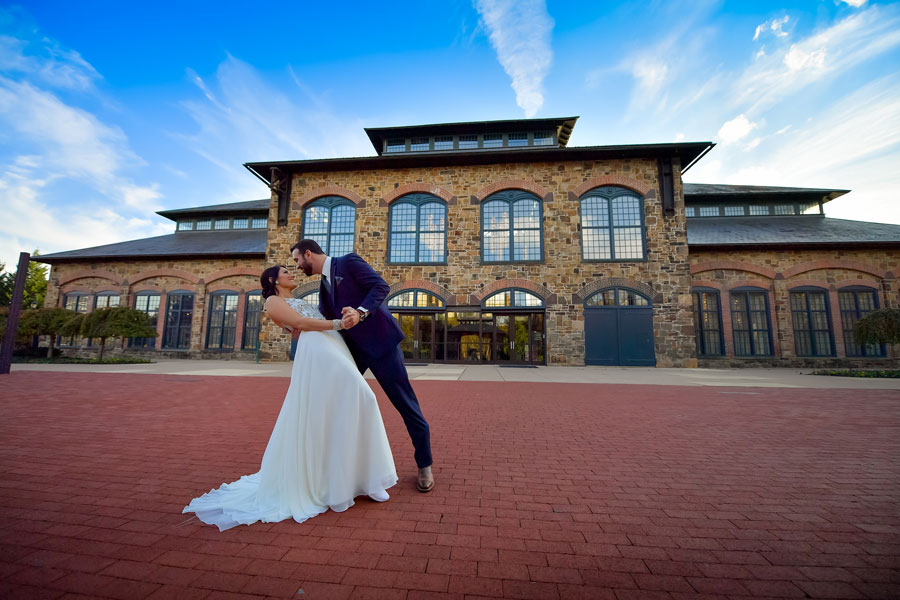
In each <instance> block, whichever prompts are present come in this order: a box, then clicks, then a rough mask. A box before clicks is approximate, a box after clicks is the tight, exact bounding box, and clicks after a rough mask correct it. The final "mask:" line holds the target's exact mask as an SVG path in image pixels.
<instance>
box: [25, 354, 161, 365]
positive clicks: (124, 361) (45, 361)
mask: <svg viewBox="0 0 900 600" xmlns="http://www.w3.org/2000/svg"><path fill="white" fill-rule="evenodd" d="M24 362H27V363H31V364H41V365H62V364H69V365H137V364H146V363H152V362H153V361H152V360H150V359H147V358H134V357H130V356H129V357H112V358H104V359H103V360H97V359H96V358H72V357H68V356H60V357H57V358H29V359H28V360H26V361H24Z"/></svg>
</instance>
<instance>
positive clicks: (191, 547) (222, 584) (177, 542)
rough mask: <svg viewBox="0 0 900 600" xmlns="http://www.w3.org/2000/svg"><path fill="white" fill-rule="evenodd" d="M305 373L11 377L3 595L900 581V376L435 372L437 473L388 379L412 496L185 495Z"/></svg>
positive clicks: (668, 590) (252, 438) (332, 593)
mask: <svg viewBox="0 0 900 600" xmlns="http://www.w3.org/2000/svg"><path fill="white" fill-rule="evenodd" d="M287 385H288V381H287V380H286V379H280V378H268V379H267V378H245V377H192V376H166V375H125V374H72V373H40V372H14V373H13V374H12V375H10V376H6V377H4V378H3V379H2V380H0V397H2V400H0V411H2V412H0V419H2V449H0V472H2V488H0V503H2V518H0V527H2V531H0V536H2V537H0V597H3V598H58V597H63V598H77V597H108V598H124V599H129V600H130V599H142V598H164V599H169V598H198V599H199V598H261V597H271V598H300V599H311V600H320V599H330V598H374V599H392V598H397V599H404V598H405V599H407V600H424V599H447V600H450V599H462V598H467V599H468V598H472V599H474V598H481V597H485V598H499V597H502V598H522V599H528V598H535V599H554V598H591V599H595V598H596V599H603V598H619V599H623V600H624V599H628V598H688V597H690V598H697V597H734V598H737V597H773V598H794V597H797V598H801V597H814V598H898V597H900V392H897V391H865V392H863V391H851V390H841V389H829V390H812V389H766V388H721V387H720V388H715V387H668V386H649V385H647V386H620V385H581V384H549V383H548V384H533V383H473V382H456V381H452V382H446V381H425V382H419V381H417V382H415V387H416V390H417V392H418V394H419V397H420V399H421V400H422V403H423V405H424V410H425V414H426V415H427V417H428V418H429V420H430V421H431V424H432V430H433V443H434V453H435V457H436V460H437V461H438V462H437V463H436V478H437V482H438V484H437V488H436V490H435V491H434V493H432V494H428V495H423V494H419V493H417V492H416V491H415V489H414V482H413V477H414V474H415V469H414V464H413V462H412V449H411V446H410V444H409V441H408V438H407V436H406V432H405V430H404V428H403V426H402V423H401V421H400V419H399V416H398V415H397V413H396V412H395V411H394V410H393V409H392V408H391V407H390V406H389V405H388V404H387V403H386V400H385V399H384V397H383V395H382V394H381V393H380V389H378V390H377V391H378V392H379V401H380V402H381V403H382V410H383V414H384V416H385V423H386V425H387V429H388V435H389V437H390V438H391V441H392V444H393V447H394V455H395V459H396V462H397V468H398V472H400V474H401V483H400V484H399V485H398V486H397V487H396V488H394V489H392V490H390V491H391V494H392V498H391V500H390V502H387V503H385V504H376V503H374V502H371V501H369V500H367V499H365V500H363V499H360V500H359V501H358V502H357V504H356V506H354V507H352V508H351V509H350V510H348V511H346V512H345V513H342V514H335V513H326V514H324V515H321V516H319V517H317V518H315V519H312V520H311V521H308V522H307V523H304V524H296V523H294V522H284V523H279V524H256V525H253V526H250V527H239V528H236V529H233V530H229V531H226V532H224V533H219V532H218V531H217V530H216V528H215V527H212V526H206V525H201V524H199V523H198V522H197V521H196V520H194V519H191V518H189V516H188V515H182V514H181V509H182V507H183V506H184V505H185V504H186V503H187V502H188V501H189V500H190V499H191V498H193V497H194V496H196V495H199V494H200V493H202V492H205V491H207V490H209V489H210V488H212V487H215V486H218V485H219V484H220V483H222V482H223V481H231V480H233V479H236V478H237V477H239V476H240V475H244V474H248V473H252V472H254V471H256V470H257V468H258V465H259V461H260V459H261V456H262V452H263V449H264V448H265V444H266V442H267V439H268V435H269V432H270V429H271V427H272V425H273V424H274V422H275V417H276V415H277V412H278V409H279V406H280V403H281V400H282V398H283V394H284V392H285V390H286V389H287ZM375 385H377V384H375Z"/></svg>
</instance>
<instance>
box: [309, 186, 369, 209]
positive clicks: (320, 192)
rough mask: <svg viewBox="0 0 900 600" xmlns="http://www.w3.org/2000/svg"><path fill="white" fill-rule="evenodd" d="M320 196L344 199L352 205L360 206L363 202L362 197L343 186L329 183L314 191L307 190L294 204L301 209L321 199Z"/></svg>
mask: <svg viewBox="0 0 900 600" xmlns="http://www.w3.org/2000/svg"><path fill="white" fill-rule="evenodd" d="M322 196H340V197H342V198H346V199H347V200H349V201H350V202H352V203H353V204H360V203H362V202H364V200H363V198H362V196H360V195H359V194H357V193H356V192H354V191H352V190H348V189H347V188H345V187H343V186H340V185H335V184H333V183H329V184H328V185H323V186H321V187H317V188H316V189H314V190H309V191H308V192H305V193H304V194H303V195H302V196H300V197H299V198H297V200H296V204H297V205H298V206H299V207H300V208H303V207H304V206H306V205H307V204H309V203H310V202H312V201H313V200H316V199H318V198H321V197H322Z"/></svg>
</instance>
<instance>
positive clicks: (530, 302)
mask: <svg viewBox="0 0 900 600" xmlns="http://www.w3.org/2000/svg"><path fill="white" fill-rule="evenodd" d="M481 304H482V306H484V307H485V308H543V307H544V301H543V300H541V299H540V298H539V297H538V296H535V295H534V294H532V293H531V292H526V291H525V290H520V289H516V288H513V289H507V290H501V291H499V292H497V293H495V294H491V295H490V296H488V297H487V298H485V299H484V302H482V303H481Z"/></svg>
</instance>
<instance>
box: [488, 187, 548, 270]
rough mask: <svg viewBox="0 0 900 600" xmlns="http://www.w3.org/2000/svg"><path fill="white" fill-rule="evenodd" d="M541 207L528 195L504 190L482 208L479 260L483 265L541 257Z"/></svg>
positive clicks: (536, 199)
mask: <svg viewBox="0 0 900 600" xmlns="http://www.w3.org/2000/svg"><path fill="white" fill-rule="evenodd" d="M542 223H543V207H542V204H541V199H540V198H538V197H537V196H535V195H534V194H532V193H531V192H524V191H522V190H504V191H502V192H497V193H496V194H491V195H490V196H488V197H487V199H485V201H484V203H483V204H482V205H481V229H482V233H481V257H482V261H483V262H486V263H498V262H539V261H541V260H543V258H544V236H543V229H542Z"/></svg>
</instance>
